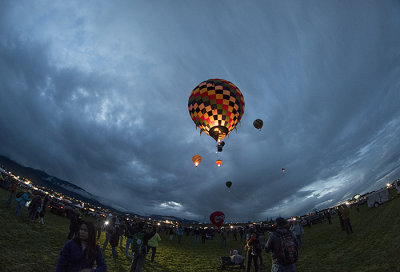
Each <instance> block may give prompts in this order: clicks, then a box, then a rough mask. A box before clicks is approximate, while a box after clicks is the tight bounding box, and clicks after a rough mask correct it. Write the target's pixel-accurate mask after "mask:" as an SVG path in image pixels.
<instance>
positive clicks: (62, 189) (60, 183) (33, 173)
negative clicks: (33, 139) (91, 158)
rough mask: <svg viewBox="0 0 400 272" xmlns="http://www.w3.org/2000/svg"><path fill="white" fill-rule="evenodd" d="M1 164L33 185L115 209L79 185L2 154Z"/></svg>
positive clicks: (0, 157)
mask: <svg viewBox="0 0 400 272" xmlns="http://www.w3.org/2000/svg"><path fill="white" fill-rule="evenodd" d="M0 166H2V168H4V169H5V170H7V171H11V172H12V173H13V174H14V175H17V176H20V177H21V178H27V179H29V180H30V181H31V182H32V184H33V185H36V186H40V187H44V188H47V189H51V190H53V191H55V192H59V193H62V194H64V195H67V196H69V197H73V198H75V199H77V200H80V201H83V202H87V203H91V204H92V205H95V206H97V207H99V206H100V207H104V208H108V209H110V210H115V209H113V208H111V207H108V206H106V205H104V204H102V203H100V202H99V201H98V200H97V197H96V196H94V195H92V194H91V193H89V192H87V191H85V190H84V189H82V188H81V187H79V186H76V185H75V184H72V183H70V182H68V181H65V180H61V179H59V178H56V177H53V176H50V175H48V174H47V173H45V172H43V171H41V170H38V169H33V168H31V167H25V166H22V165H20V164H19V163H17V162H15V161H13V160H10V159H9V158H7V157H4V156H0Z"/></svg>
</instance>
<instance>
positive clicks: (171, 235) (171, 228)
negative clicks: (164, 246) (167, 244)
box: [169, 227, 174, 241]
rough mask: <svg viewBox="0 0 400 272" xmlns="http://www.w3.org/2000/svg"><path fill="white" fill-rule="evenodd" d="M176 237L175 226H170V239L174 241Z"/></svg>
mask: <svg viewBox="0 0 400 272" xmlns="http://www.w3.org/2000/svg"><path fill="white" fill-rule="evenodd" d="M173 239H174V229H173V227H169V240H170V241H172V240H173Z"/></svg>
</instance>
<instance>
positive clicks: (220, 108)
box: [188, 79, 245, 152]
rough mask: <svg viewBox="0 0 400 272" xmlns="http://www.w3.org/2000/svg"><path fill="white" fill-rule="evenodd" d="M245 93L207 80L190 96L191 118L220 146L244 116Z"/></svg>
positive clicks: (220, 148)
mask: <svg viewBox="0 0 400 272" xmlns="http://www.w3.org/2000/svg"><path fill="white" fill-rule="evenodd" d="M244 105H245V103H244V98H243V94H242V93H241V91H240V90H239V88H238V87H236V86H235V85H234V84H233V83H231V82H229V81H227V80H224V79H208V80H206V81H203V82H201V83H200V84H199V85H197V86H196V87H195V88H194V89H193V91H192V93H191V94H190V97H189V102H188V109H189V113H190V117H191V118H192V120H193V122H194V123H195V125H196V128H197V127H198V128H200V133H202V132H204V133H206V134H207V135H209V136H211V137H212V138H213V139H214V140H215V141H217V144H218V149H217V150H218V152H221V151H222V146H221V143H222V142H223V140H224V138H225V137H226V136H227V135H229V133H230V132H231V131H232V130H233V129H236V126H237V124H238V123H239V122H240V120H241V118H242V116H243V113H244Z"/></svg>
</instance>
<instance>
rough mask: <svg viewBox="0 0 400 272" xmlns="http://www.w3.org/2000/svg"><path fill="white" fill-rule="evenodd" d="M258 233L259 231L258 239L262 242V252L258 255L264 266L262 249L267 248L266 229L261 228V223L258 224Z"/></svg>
mask: <svg viewBox="0 0 400 272" xmlns="http://www.w3.org/2000/svg"><path fill="white" fill-rule="evenodd" d="M256 233H257V239H258V242H259V243H260V254H259V255H257V257H258V260H259V261H260V267H261V266H263V259H262V250H261V249H264V248H265V243H266V240H265V232H264V230H263V229H262V228H261V226H260V225H256Z"/></svg>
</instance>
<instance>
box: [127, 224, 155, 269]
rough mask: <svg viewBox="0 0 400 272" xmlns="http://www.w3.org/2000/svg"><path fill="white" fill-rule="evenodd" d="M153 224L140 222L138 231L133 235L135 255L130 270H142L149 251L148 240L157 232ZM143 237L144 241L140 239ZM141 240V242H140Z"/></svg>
mask: <svg viewBox="0 0 400 272" xmlns="http://www.w3.org/2000/svg"><path fill="white" fill-rule="evenodd" d="M155 233H156V232H155V230H154V231H153V229H152V227H151V226H147V225H145V222H139V224H138V227H137V232H136V233H135V234H134V235H133V236H134V238H133V245H134V249H133V250H134V255H133V260H132V264H131V269H130V272H141V271H142V269H143V265H144V261H145V259H146V254H147V251H148V241H149V239H150V238H152V237H153V236H154V234H155ZM139 237H140V238H143V239H142V241H140V240H141V239H139ZM140 242H141V243H140Z"/></svg>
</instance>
